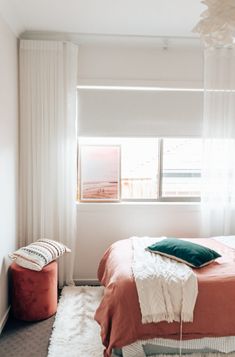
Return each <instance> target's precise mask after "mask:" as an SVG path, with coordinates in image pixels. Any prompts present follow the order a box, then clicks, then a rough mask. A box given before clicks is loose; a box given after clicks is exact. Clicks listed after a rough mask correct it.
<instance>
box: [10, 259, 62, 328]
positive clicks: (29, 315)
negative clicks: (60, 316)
mask: <svg viewBox="0 0 235 357" xmlns="http://www.w3.org/2000/svg"><path fill="white" fill-rule="evenodd" d="M11 275H12V292H11V300H12V301H11V303H12V311H13V315H14V317H15V318H17V319H20V320H24V321H38V320H44V319H46V318H48V317H50V316H52V315H54V314H55V313H56V309H57V262H55V261H53V262H51V263H50V264H48V265H46V266H45V267H44V268H43V269H42V270H41V271H34V270H29V269H26V268H23V267H21V266H19V265H17V264H16V263H12V265H11Z"/></svg>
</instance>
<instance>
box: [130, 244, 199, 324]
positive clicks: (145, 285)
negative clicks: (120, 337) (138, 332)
mask: <svg viewBox="0 0 235 357" xmlns="http://www.w3.org/2000/svg"><path fill="white" fill-rule="evenodd" d="M161 239H164V238H160V239H158V240H161ZM131 240H132V247H133V260H132V271H133V275H134V278H135V282H136V288H137V292H138V299H139V304H140V310H141V315H142V323H151V322H160V321H167V322H173V321H183V322H192V321H193V311H194V306H195V303H196V298H197V294H198V284H197V277H196V275H195V274H194V272H193V270H192V269H191V268H190V267H189V266H187V265H186V264H183V263H179V262H177V261H175V260H173V259H170V258H167V257H163V256H161V255H159V254H154V253H151V252H149V251H146V250H145V248H146V247H147V246H149V245H151V244H153V243H155V242H156V241H157V239H156V238H149V237H143V238H141V239H140V238H138V237H132V238H131Z"/></svg>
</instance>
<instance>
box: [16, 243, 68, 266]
mask: <svg viewBox="0 0 235 357" xmlns="http://www.w3.org/2000/svg"><path fill="white" fill-rule="evenodd" d="M70 252H71V250H70V249H69V248H67V247H66V246H65V245H64V244H62V243H59V242H56V241H55V240H51V239H39V240H37V241H36V242H34V243H31V244H29V245H27V246H26V247H22V248H20V249H18V250H16V251H15V252H14V253H12V254H9V257H10V258H11V259H12V260H14V262H15V263H17V264H18V265H20V266H22V267H24V268H28V269H31V270H36V271H40V270H42V268H43V267H44V266H45V265H47V264H49V263H50V262H52V261H53V260H55V259H57V258H59V257H60V256H61V255H63V254H64V253H70Z"/></svg>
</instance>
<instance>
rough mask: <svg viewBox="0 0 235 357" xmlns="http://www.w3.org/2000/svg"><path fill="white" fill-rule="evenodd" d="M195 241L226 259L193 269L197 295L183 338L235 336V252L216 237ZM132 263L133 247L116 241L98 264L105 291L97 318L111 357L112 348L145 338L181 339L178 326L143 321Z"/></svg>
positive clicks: (107, 352)
mask: <svg viewBox="0 0 235 357" xmlns="http://www.w3.org/2000/svg"><path fill="white" fill-rule="evenodd" d="M140 239H141V238H140ZM192 241H193V242H195V243H199V244H202V245H205V246H207V247H209V248H212V249H215V250H216V251H217V252H218V253H219V254H220V255H221V256H222V257H221V258H219V259H217V260H216V261H215V262H214V263H211V264H210V265H208V266H206V267H203V268H201V269H194V272H195V274H196V275H197V279H198V297H197V301H196V305H195V310H194V322H193V323H184V324H183V340H190V339H201V338H204V337H224V336H235V320H234V316H235V304H234V301H235V249H234V248H232V247H229V246H227V245H225V244H223V243H222V242H219V241H216V240H215V239H212V238H210V239H193V240H192ZM131 263H132V244H131V240H130V239H126V240H122V241H118V242H116V243H114V244H113V245H112V246H111V247H110V248H109V249H108V250H107V251H106V252H105V254H104V256H103V258H102V259H101V262H100V265H99V269H98V277H99V280H100V281H101V283H102V285H104V286H105V292H104V296H103V299H102V301H101V304H100V306H99V307H98V309H97V311H96V314H95V319H96V321H97V322H98V323H99V324H100V326H101V337H102V341H103V344H104V346H105V347H106V350H105V356H107V357H110V356H111V352H112V349H114V348H118V349H121V348H122V347H124V346H127V345H130V344H132V343H134V342H136V341H138V340H142V339H143V340H149V339H153V338H167V339H173V340H179V335H180V324H179V323H177V322H173V323H167V322H165V321H163V322H160V323H157V324H156V323H150V324H142V323H141V313H140V307H139V302H138V295H137V291H136V286H135V282H134V279H133V275H132V269H131Z"/></svg>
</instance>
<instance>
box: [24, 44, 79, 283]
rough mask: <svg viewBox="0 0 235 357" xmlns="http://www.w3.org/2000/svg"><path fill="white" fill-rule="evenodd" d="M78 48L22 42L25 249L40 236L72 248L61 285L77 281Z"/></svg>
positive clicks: (62, 261) (62, 269)
mask: <svg viewBox="0 0 235 357" xmlns="http://www.w3.org/2000/svg"><path fill="white" fill-rule="evenodd" d="M77 52H78V48H77V46H75V45H73V44H70V43H64V42H60V41H31V40H21V41H20V242H19V243H20V245H21V246H23V245H26V244H28V243H31V242H33V241H35V240H37V239H39V238H49V239H54V240H58V241H60V242H62V243H64V244H66V245H67V246H68V247H70V248H71V249H72V255H70V254H69V255H68V256H66V257H62V258H61V259H60V261H59V284H60V286H62V285H63V284H64V283H67V284H70V283H72V281H73V261H74V253H75V240H76V186H77V185H76V181H77V172H76V165H77V162H76V161H77V158H76V151H77V148H76V140H77V139H76V85H77V83H76V81H77V54H78V53H77Z"/></svg>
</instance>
